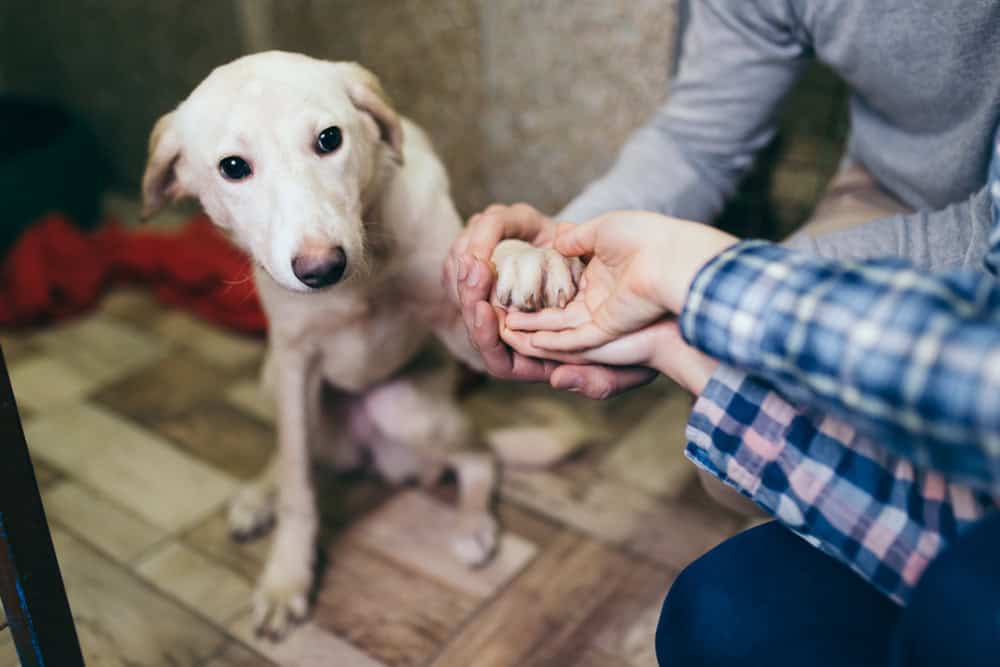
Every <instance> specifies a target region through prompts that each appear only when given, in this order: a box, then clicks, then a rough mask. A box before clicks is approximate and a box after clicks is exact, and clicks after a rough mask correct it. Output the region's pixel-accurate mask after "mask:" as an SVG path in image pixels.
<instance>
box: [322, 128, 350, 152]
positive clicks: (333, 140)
mask: <svg viewBox="0 0 1000 667" xmlns="http://www.w3.org/2000/svg"><path fill="white" fill-rule="evenodd" d="M342 143H344V135H343V134H342V133H341V132H340V128H339V127H337V126H332V127H328V128H326V129H325V130H323V131H322V132H320V133H319V136H318V137H316V152H317V153H319V154H321V155H322V154H324V153H332V152H333V151H335V150H337V149H338V148H340V144H342Z"/></svg>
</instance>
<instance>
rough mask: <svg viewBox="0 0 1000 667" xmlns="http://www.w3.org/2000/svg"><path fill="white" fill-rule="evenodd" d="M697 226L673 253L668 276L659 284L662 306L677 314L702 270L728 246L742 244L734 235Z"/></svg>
mask: <svg viewBox="0 0 1000 667" xmlns="http://www.w3.org/2000/svg"><path fill="white" fill-rule="evenodd" d="M692 225H693V226H694V228H693V229H692V230H691V232H690V236H689V238H688V239H686V241H685V242H684V243H681V244H679V245H678V248H677V249H676V250H675V252H674V253H672V254H673V255H674V256H673V257H672V258H671V260H672V261H671V265H670V266H669V267H667V272H668V274H669V276H670V278H669V279H667V280H663V281H661V283H660V287H661V290H660V305H661V306H662V307H663V308H665V309H666V310H668V311H670V312H671V313H673V314H675V315H679V314H680V312H681V311H682V310H683V309H684V304H685V302H686V301H687V297H688V293H689V292H690V291H691V285H692V284H693V283H694V281H695V278H697V276H698V274H699V273H700V272H701V270H702V269H703V268H704V267H705V266H706V265H707V264H709V263H710V262H711V261H712V260H714V259H715V258H716V257H718V256H719V255H720V254H722V253H723V252H724V251H726V250H727V249H729V248H731V247H732V246H734V245H736V244H737V243H739V239H738V238H736V237H735V236H733V235H732V234H727V233H726V232H723V231H720V230H718V229H716V228H714V227H709V226H708V225H703V224H700V223H692Z"/></svg>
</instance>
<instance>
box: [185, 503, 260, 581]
mask: <svg viewBox="0 0 1000 667" xmlns="http://www.w3.org/2000/svg"><path fill="white" fill-rule="evenodd" d="M183 540H184V543H185V544H186V545H188V546H190V547H193V548H194V549H195V550H197V551H198V552H200V553H204V554H206V555H208V556H211V558H212V559H213V560H215V561H216V562H219V563H221V564H223V565H224V566H225V567H226V568H228V569H230V570H232V571H233V572H237V573H238V574H240V575H241V576H243V577H244V578H245V579H247V580H248V581H255V580H256V578H257V576H258V575H259V574H260V571H261V569H262V567H263V565H264V562H265V561H266V560H267V554H268V552H269V551H270V548H271V538H270V535H267V536H264V537H261V538H259V539H256V540H250V541H244V542H236V541H234V540H233V539H232V538H231V537H230V536H229V524H227V523H226V513H225V510H221V511H219V512H214V513H213V514H212V515H211V516H209V517H208V518H207V519H205V520H204V521H202V522H201V523H199V524H198V525H197V526H195V527H194V528H192V529H191V530H189V531H188V532H187V533H185V535H184V537H183Z"/></svg>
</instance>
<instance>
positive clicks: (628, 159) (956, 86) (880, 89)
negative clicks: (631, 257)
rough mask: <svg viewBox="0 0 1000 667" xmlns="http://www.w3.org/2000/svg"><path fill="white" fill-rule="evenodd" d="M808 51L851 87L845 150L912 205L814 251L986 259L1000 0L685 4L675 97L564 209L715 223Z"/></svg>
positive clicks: (944, 263) (927, 260)
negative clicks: (621, 211)
mask: <svg viewBox="0 0 1000 667" xmlns="http://www.w3.org/2000/svg"><path fill="white" fill-rule="evenodd" d="M810 58H818V59H820V60H821V61H823V62H824V63H826V64H828V65H829V66H830V67H831V68H832V69H833V70H835V71H836V72H837V73H838V74H839V75H840V76H841V77H842V78H843V79H844V80H845V81H846V82H847V84H848V85H849V86H850V89H851V92H852V95H851V102H850V118H851V135H850V140H849V142H848V147H847V156H846V157H847V159H849V160H852V161H856V162H860V163H861V164H863V165H864V166H865V167H866V168H867V169H868V170H869V171H870V172H871V173H872V174H873V175H874V176H875V178H876V179H877V180H878V182H879V183H881V184H882V185H883V186H884V187H885V189H886V190H888V191H889V192H891V193H892V194H893V195H895V196H896V197H897V198H898V199H899V200H901V201H902V202H904V203H905V204H907V205H908V206H909V207H911V208H913V209H914V210H916V211H918V213H916V214H913V215H909V216H897V217H895V218H890V219H888V220H884V221H878V222H874V223H869V224H868V225H864V226H862V227H861V228H858V229H856V230H853V231H851V232H849V233H841V234H839V235H835V236H837V237H840V238H839V239H836V238H835V239H833V240H831V241H830V242H829V243H827V244H826V245H825V246H823V245H822V244H821V245H820V246H817V247H815V248H814V250H817V251H820V252H822V253H823V254H826V255H829V256H835V257H841V258H860V257H866V256H871V255H873V254H879V255H897V256H905V257H909V258H911V259H912V260H913V261H914V262H916V263H917V264H918V265H920V266H925V267H927V268H932V269H937V268H944V267H951V266H963V265H972V264H975V263H978V262H981V260H982V256H983V253H984V252H985V249H986V236H987V235H988V230H989V227H990V224H991V220H990V217H991V216H990V201H989V193H988V192H987V190H986V187H985V185H986V177H987V170H988V165H989V159H990V155H991V151H990V146H991V140H992V138H993V134H994V132H995V131H996V129H997V123H998V119H1000V1H998V0H691V16H690V23H689V25H688V28H687V31H686V32H685V35H684V44H683V56H682V60H681V65H680V69H679V71H678V74H677V77H676V78H675V80H674V82H673V84H672V87H671V91H670V97H669V99H668V101H667V102H666V104H664V105H663V106H662V107H661V108H660V109H659V110H658V111H657V112H656V113H655V114H654V116H653V118H652V119H651V120H650V121H649V123H648V124H647V125H645V126H644V127H642V128H640V129H639V130H638V131H636V132H635V134H634V135H633V136H632V137H631V139H630V140H629V141H628V142H627V143H626V145H625V146H624V148H623V149H622V151H621V154H620V155H619V157H618V160H617V162H616V163H615V165H614V166H613V167H612V168H611V170H610V171H609V172H608V173H607V174H606V175H605V176H603V177H602V178H600V179H599V180H597V181H595V182H594V183H592V184H591V185H590V186H588V187H587V188H586V190H585V191H584V192H583V193H582V194H581V195H580V196H579V197H577V198H576V199H575V200H574V201H573V202H571V203H570V205H569V206H568V207H567V208H566V209H565V210H564V211H563V212H562V213H561V217H562V218H563V219H566V220H574V221H580V220H584V219H587V218H590V217H593V216H595V215H597V214H600V213H603V212H607V211H611V210H618V209H642V210H649V211H658V212H661V213H666V214H669V215H673V216H676V217H681V218H687V219H692V220H702V221H711V220H712V219H713V218H714V217H715V216H716V215H717V214H718V213H719V211H720V209H721V208H722V205H723V203H724V201H725V199H726V198H727V197H728V196H730V195H731V194H732V193H733V191H734V189H735V188H736V186H737V185H738V183H739V180H740V178H741V177H742V176H743V175H744V174H745V173H746V172H747V170H748V169H749V168H750V166H751V164H752V162H753V159H754V156H755V155H756V153H757V152H758V151H759V150H760V149H761V148H763V147H764V146H765V145H766V144H767V143H768V142H769V141H770V140H771V138H772V137H773V136H774V133H775V131H776V126H777V118H776V114H777V108H778V105H779V103H780V102H781V100H782V98H783V97H784V96H785V95H786V94H787V92H788V91H789V89H790V88H791V87H792V86H793V84H794V83H795V82H796V80H797V79H798V77H799V75H800V74H801V73H802V71H803V68H804V66H805V65H806V64H807V61H808V60H809V59H810ZM817 111H819V110H817Z"/></svg>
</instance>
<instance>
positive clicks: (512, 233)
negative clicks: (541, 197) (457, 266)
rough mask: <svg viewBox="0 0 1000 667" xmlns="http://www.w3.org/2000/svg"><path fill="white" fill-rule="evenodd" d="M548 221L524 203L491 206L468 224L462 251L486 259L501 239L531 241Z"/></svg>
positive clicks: (490, 255) (491, 254)
mask: <svg viewBox="0 0 1000 667" xmlns="http://www.w3.org/2000/svg"><path fill="white" fill-rule="evenodd" d="M547 222H548V219H547V218H545V216H543V215H542V214H541V213H539V212H538V211H536V210H535V209H533V208H532V207H530V206H528V205H527V204H514V205H513V206H501V205H493V206H490V207H489V208H487V209H486V210H485V211H483V213H482V214H481V215H480V216H479V219H478V220H477V221H476V223H475V225H472V226H470V228H469V230H468V236H469V238H468V245H467V246H466V248H465V250H464V252H465V253H467V254H471V255H474V256H476V257H478V258H479V259H482V260H487V261H488V260H489V259H490V258H491V257H492V256H493V250H494V249H495V248H496V247H497V244H498V243H500V241H502V240H503V239H521V240H523V241H529V242H531V241H534V240H535V239H536V238H537V237H538V236H539V234H540V233H541V232H542V228H543V227H544V226H545V224H546V223H547Z"/></svg>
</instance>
